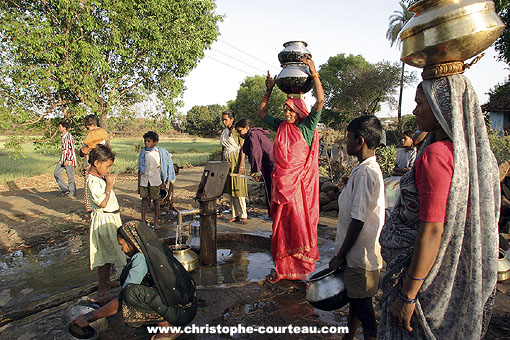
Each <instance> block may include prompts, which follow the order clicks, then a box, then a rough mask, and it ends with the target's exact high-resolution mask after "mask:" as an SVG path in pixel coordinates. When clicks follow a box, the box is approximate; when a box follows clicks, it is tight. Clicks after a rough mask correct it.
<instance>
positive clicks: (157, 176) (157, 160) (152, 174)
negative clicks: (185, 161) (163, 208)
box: [138, 131, 175, 230]
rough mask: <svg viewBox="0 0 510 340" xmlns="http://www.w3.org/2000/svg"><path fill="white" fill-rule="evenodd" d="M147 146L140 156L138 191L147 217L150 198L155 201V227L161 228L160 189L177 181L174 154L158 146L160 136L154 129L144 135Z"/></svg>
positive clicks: (143, 218) (142, 212) (143, 219)
mask: <svg viewBox="0 0 510 340" xmlns="http://www.w3.org/2000/svg"><path fill="white" fill-rule="evenodd" d="M143 140H144V144H145V147H144V148H143V149H142V150H141V151H140V155H139V156H138V193H139V194H140V196H141V198H142V208H141V215H142V221H143V222H145V223H147V220H146V219H145V216H146V212H147V208H148V207H149V203H150V200H151V199H152V200H153V201H154V229H155V230H157V229H159V210H160V202H159V191H160V189H165V188H166V185H167V184H168V182H173V181H175V170H174V164H173V162H172V154H171V153H169V152H168V151H167V150H166V149H163V148H158V147H156V144H158V141H159V136H158V134H157V133H156V132H154V131H149V132H147V133H146V134H144V135H143Z"/></svg>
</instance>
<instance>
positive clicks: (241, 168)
mask: <svg viewBox="0 0 510 340" xmlns="http://www.w3.org/2000/svg"><path fill="white" fill-rule="evenodd" d="M239 175H244V166H240V167H239Z"/></svg>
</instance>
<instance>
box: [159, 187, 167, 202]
mask: <svg viewBox="0 0 510 340" xmlns="http://www.w3.org/2000/svg"><path fill="white" fill-rule="evenodd" d="M167 197H168V190H166V189H162V188H160V189H159V199H160V200H164V199H165V198H167Z"/></svg>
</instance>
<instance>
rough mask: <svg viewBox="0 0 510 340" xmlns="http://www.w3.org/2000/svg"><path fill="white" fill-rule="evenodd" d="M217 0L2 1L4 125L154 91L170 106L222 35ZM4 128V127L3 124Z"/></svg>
mask: <svg viewBox="0 0 510 340" xmlns="http://www.w3.org/2000/svg"><path fill="white" fill-rule="evenodd" d="M214 9H215V4H214V0H165V1H163V0H76V1H69V0H41V1H26V0H6V1H2V2H0V51H1V52H0V80H1V82H0V83H1V84H0V107H1V110H0V115H1V116H0V120H1V121H2V124H1V125H0V129H2V130H5V129H6V128H9V129H12V128H13V127H14V128H17V129H19V131H23V130H25V129H26V128H27V127H29V126H33V125H34V124H37V123H41V122H42V121H44V120H46V119H47V118H48V117H49V116H63V117H65V118H67V119H72V118H75V117H80V116H83V115H85V114H87V113H96V114H98V115H99V116H100V121H101V123H102V125H103V127H106V122H107V117H108V114H110V113H111V112H112V108H113V107H115V106H122V105H125V104H130V103H134V102H137V101H140V100H141V99H142V98H145V97H146V96H147V95H148V94H152V93H155V94H156V95H157V98H158V99H159V100H160V101H161V102H162V103H163V104H164V107H165V110H164V111H165V114H167V115H168V114H172V113H174V112H176V106H178V105H179V104H180V103H179V101H178V100H177V97H178V96H179V95H180V94H181V93H182V91H183V89H184V86H183V78H184V77H185V76H186V75H187V74H188V73H189V72H190V71H191V70H192V69H193V68H194V67H195V66H196V65H197V63H198V61H199V60H200V59H201V58H202V57H203V56H204V49H206V48H209V46H210V45H211V43H212V42H214V41H215V39H216V38H217V35H218V26H217V23H218V21H219V20H221V16H219V15H216V14H215V13H214ZM2 130H0V131H2Z"/></svg>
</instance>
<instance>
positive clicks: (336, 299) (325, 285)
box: [306, 268, 348, 311]
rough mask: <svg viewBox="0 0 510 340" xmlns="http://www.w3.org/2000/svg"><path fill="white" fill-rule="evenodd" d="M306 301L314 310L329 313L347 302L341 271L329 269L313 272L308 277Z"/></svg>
mask: <svg viewBox="0 0 510 340" xmlns="http://www.w3.org/2000/svg"><path fill="white" fill-rule="evenodd" d="M306 300H307V301H308V302H309V303H310V304H311V305H312V306H314V307H315V308H318V309H321V310H326V311H331V310H335V309H339V308H342V307H343V306H345V305H346V304H347V302H348V299H347V291H346V290H345V284H344V276H343V271H341V270H339V269H335V270H331V269H329V268H326V269H322V270H319V271H315V272H313V273H311V274H310V275H309V276H308V286H307V289H306Z"/></svg>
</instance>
